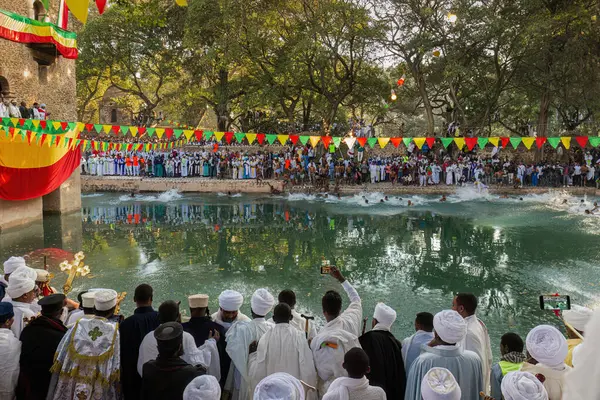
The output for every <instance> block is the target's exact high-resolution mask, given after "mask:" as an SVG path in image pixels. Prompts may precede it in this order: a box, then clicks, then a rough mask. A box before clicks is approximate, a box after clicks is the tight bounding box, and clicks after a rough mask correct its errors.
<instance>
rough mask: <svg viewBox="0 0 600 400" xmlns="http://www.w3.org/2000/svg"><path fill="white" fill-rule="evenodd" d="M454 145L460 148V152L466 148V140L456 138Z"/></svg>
mask: <svg viewBox="0 0 600 400" xmlns="http://www.w3.org/2000/svg"><path fill="white" fill-rule="evenodd" d="M454 143H455V144H456V147H458V149H459V150H462V148H463V147H465V138H461V137H457V138H454Z"/></svg>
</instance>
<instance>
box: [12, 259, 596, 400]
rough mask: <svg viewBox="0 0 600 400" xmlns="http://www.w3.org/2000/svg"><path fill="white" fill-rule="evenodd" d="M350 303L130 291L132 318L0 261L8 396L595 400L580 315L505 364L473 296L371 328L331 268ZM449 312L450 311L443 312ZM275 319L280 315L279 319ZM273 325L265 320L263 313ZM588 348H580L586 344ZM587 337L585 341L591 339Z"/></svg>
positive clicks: (508, 347)
mask: <svg viewBox="0 0 600 400" xmlns="http://www.w3.org/2000/svg"><path fill="white" fill-rule="evenodd" d="M330 275H331V276H332V277H333V278H335V279H336V280H337V281H339V283H340V284H341V286H342V288H343V290H344V292H345V293H346V295H347V296H348V300H349V304H348V305H347V307H346V308H345V310H343V303H344V301H345V300H343V298H342V296H341V295H340V293H339V292H338V291H335V290H329V291H327V292H326V293H325V294H324V295H323V297H322V301H321V304H322V313H323V316H324V317H325V320H326V321H327V322H326V324H325V325H324V326H323V327H321V328H320V329H317V327H316V326H315V324H314V321H313V318H312V317H310V316H308V315H304V314H300V313H298V312H297V311H296V309H295V306H296V303H297V298H296V295H295V293H294V292H293V291H291V290H283V291H281V292H280V293H279V294H278V297H277V299H275V297H274V296H273V295H272V294H271V293H269V291H268V290H266V289H258V290H256V291H255V292H254V294H253V295H252V297H251V299H250V309H251V315H250V316H247V315H244V314H243V313H242V312H241V311H240V308H241V307H242V305H243V303H244V297H243V296H242V294H240V293H239V292H236V291H234V290H225V291H223V292H222V293H221V294H220V295H219V298H218V305H219V307H218V310H217V311H216V312H214V313H212V314H211V312H210V311H209V304H210V301H209V300H210V299H209V296H207V295H204V294H193V295H190V296H189V297H188V299H187V300H188V306H189V310H190V314H191V318H190V319H189V320H188V321H182V317H181V312H180V309H179V308H180V302H178V301H176V300H174V299H173V300H167V301H164V302H163V303H162V304H160V306H159V307H158V310H157V311H156V310H154V308H153V295H154V294H153V289H152V287H150V286H149V285H147V284H141V285H139V286H138V287H137V288H136V289H135V294H134V298H133V300H134V301H135V303H136V309H135V312H134V313H133V315H131V316H129V317H127V318H125V317H124V316H122V315H120V314H119V313H118V308H119V306H120V304H119V296H118V294H117V292H116V291H114V290H112V289H90V290H88V291H85V292H82V293H79V295H78V302H74V301H71V300H68V299H67V298H66V297H65V295H63V294H60V293H57V291H56V290H55V289H53V288H52V287H51V286H50V285H49V283H48V280H49V274H48V272H47V271H46V270H34V269H32V268H29V267H28V266H27V265H26V262H25V260H24V259H23V258H21V257H11V258H10V259H8V260H7V261H6V262H4V279H3V281H2V283H1V284H0V290H1V292H2V293H0V295H2V294H5V295H4V298H3V299H2V302H0V359H1V360H2V362H1V363H0V370H1V371H2V374H0V398H1V399H11V400H12V399H14V398H15V397H16V398H17V399H56V400H58V399H60V400H62V399H73V400H75V399H123V398H124V399H126V400H128V399H186V400H187V399H202V400H205V399H206V400H218V399H221V398H223V399H240V400H243V399H255V400H263V399H290V400H303V399H325V400H342V399H343V400H346V399H349V400H359V399H360V400H371V399H372V400H380V399H407V400H421V399H422V400H438V399H439V400H442V399H450V400H459V399H462V400H476V399H479V398H480V396H482V397H485V398H486V399H488V400H490V399H495V400H501V399H505V400H548V399H549V400H561V399H564V400H583V399H592V398H596V397H597V394H598V392H597V389H598V383H597V379H595V378H596V376H595V371H596V370H597V369H598V367H599V365H598V357H597V352H598V346H597V343H596V339H595V337H596V336H597V333H598V329H600V314H598V313H595V314H594V312H593V311H592V310H590V309H588V308H585V307H581V306H575V305H574V306H573V307H572V309H571V310H569V311H564V312H563V315H562V317H563V320H564V325H565V327H566V329H567V337H568V339H567V338H566V337H565V336H564V335H563V333H562V332H561V331H560V330H559V329H558V328H557V327H555V326H551V325H540V326H537V327H535V328H534V329H532V330H531V331H530V332H529V333H528V335H527V337H526V339H525V340H523V339H522V338H521V337H520V336H519V335H517V334H515V333H506V334H505V335H503V336H502V338H501V341H500V352H501V357H500V360H498V361H497V362H496V363H494V361H493V359H492V350H491V345H490V337H489V334H488V331H487V328H486V326H485V324H484V323H483V321H481V320H480V319H479V318H478V317H477V298H476V297H475V296H474V295H472V294H469V293H459V294H457V295H456V296H455V297H454V299H453V300H452V304H451V308H450V307H449V309H447V310H443V311H440V312H438V313H437V314H435V315H433V314H431V313H428V312H421V313H419V314H417V315H416V318H415V320H414V328H415V333H414V334H413V335H412V336H410V337H408V338H406V339H404V340H402V341H400V340H398V339H397V338H396V337H395V336H394V335H393V334H392V332H391V329H392V326H393V324H394V323H395V321H396V318H397V313H396V311H395V310H394V309H392V308H391V307H389V306H387V305H385V304H384V303H378V304H377V305H376V307H375V310H374V312H373V314H372V315H373V316H372V323H371V329H370V330H368V331H367V330H366V322H367V319H366V318H365V319H363V315H364V313H363V306H362V301H361V298H360V295H359V294H358V292H357V291H356V289H355V288H354V287H353V286H352V285H351V284H350V282H348V281H347V280H346V279H345V278H344V276H343V275H342V274H341V272H340V271H339V270H338V269H337V268H335V267H333V266H332V267H331V268H330ZM449 306H450V304H449ZM271 314H272V315H271ZM270 315H271V317H270V318H269V316H270ZM584 338H586V339H585V340H584ZM587 338H589V339H587Z"/></svg>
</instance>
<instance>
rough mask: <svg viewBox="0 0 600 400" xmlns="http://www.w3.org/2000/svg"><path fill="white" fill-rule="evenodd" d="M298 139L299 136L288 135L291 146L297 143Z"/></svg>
mask: <svg viewBox="0 0 600 400" xmlns="http://www.w3.org/2000/svg"><path fill="white" fill-rule="evenodd" d="M299 138H300V136H298V135H290V140H291V141H292V144H294V145H295V144H296V143H298V139H299Z"/></svg>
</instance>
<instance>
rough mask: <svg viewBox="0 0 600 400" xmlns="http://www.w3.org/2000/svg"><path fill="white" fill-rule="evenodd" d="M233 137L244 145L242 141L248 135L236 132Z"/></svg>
mask: <svg viewBox="0 0 600 400" xmlns="http://www.w3.org/2000/svg"><path fill="white" fill-rule="evenodd" d="M233 135H234V136H235V140H237V142H238V143H242V141H243V140H244V138H245V137H246V134H245V133H243V132H236V133H234V134H233Z"/></svg>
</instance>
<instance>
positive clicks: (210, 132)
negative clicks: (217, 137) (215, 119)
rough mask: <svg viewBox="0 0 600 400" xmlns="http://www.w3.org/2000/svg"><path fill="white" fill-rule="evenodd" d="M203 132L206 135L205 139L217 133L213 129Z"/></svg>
mask: <svg viewBox="0 0 600 400" xmlns="http://www.w3.org/2000/svg"><path fill="white" fill-rule="evenodd" d="M202 134H203V135H204V140H210V138H211V137H213V135H214V134H215V133H214V132H213V131H204V132H203V133H202Z"/></svg>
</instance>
